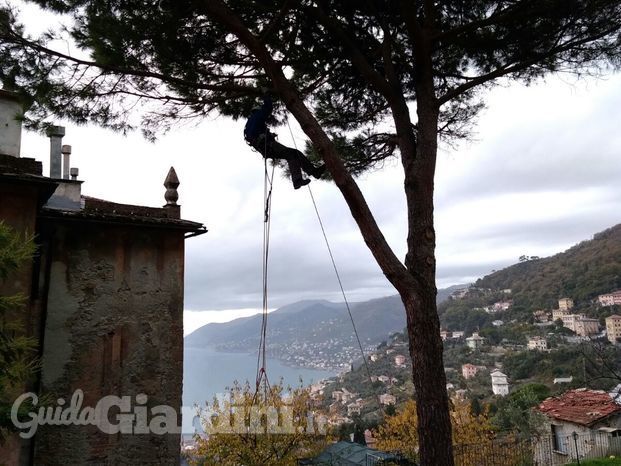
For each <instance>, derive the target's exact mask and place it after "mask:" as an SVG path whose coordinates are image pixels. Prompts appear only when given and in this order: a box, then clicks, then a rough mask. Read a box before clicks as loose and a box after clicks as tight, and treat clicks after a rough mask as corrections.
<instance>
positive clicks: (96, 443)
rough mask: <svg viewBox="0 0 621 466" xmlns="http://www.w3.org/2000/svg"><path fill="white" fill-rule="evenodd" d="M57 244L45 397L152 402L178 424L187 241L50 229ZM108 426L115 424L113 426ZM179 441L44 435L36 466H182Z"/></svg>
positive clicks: (62, 225)
mask: <svg viewBox="0 0 621 466" xmlns="http://www.w3.org/2000/svg"><path fill="white" fill-rule="evenodd" d="M42 231H44V232H45V234H47V235H53V238H54V241H53V243H52V246H51V248H50V250H48V251H46V255H47V257H48V259H49V260H50V261H51V267H50V274H49V293H48V304H47V318H46V324H45V338H44V353H43V354H44V356H43V361H42V366H43V368H42V391H43V392H44V393H51V394H53V395H54V396H55V397H63V398H65V399H66V400H69V398H70V397H71V394H72V393H73V392H74V391H75V390H76V389H81V390H83V391H84V403H83V405H84V406H95V405H96V403H97V401H98V400H99V399H100V398H102V397H103V396H106V395H117V396H126V395H127V396H131V399H132V405H134V406H135V405H136V395H138V394H141V393H145V394H146V395H147V396H148V403H147V407H149V408H150V407H152V406H156V405H162V404H165V405H169V406H172V407H173V408H174V409H175V410H176V411H177V413H178V419H177V421H178V424H179V425H180V424H181V414H180V413H181V409H180V407H181V392H182V373H183V263H184V262H183V261H184V239H183V233H182V232H179V231H167V230H163V229H157V228H148V227H140V228H138V227H132V226H121V225H114V224H102V223H86V222H76V221H73V222H69V221H67V222H63V221H58V222H51V221H49V220H48V221H46V223H45V224H44V225H43V230H42ZM110 420H111V421H113V422H116V421H114V419H113V418H112V417H111V418H110ZM179 440H180V438H179V435H176V434H174V435H154V434H134V435H129V434H117V435H109V434H104V433H101V432H100V431H99V430H98V429H97V428H93V427H84V426H60V427H46V428H45V429H43V428H40V430H39V433H38V434H37V438H36V442H35V445H36V453H35V456H36V457H35V462H36V464H106V465H112V464H114V465H121V464H136V459H137V458H140V464H162V465H166V464H178V463H179Z"/></svg>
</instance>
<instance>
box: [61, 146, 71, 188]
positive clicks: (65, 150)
mask: <svg viewBox="0 0 621 466" xmlns="http://www.w3.org/2000/svg"><path fill="white" fill-rule="evenodd" d="M60 152H61V153H62V154H63V179H65V180H68V179H69V173H70V170H69V168H70V167H71V146H70V145H68V144H63V146H62V148H61V149H60Z"/></svg>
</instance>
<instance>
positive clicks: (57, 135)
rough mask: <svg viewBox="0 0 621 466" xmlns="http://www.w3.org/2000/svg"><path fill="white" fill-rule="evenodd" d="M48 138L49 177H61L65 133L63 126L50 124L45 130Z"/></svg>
mask: <svg viewBox="0 0 621 466" xmlns="http://www.w3.org/2000/svg"><path fill="white" fill-rule="evenodd" d="M46 133H47V136H48V137H49V138H50V178H55V179H60V178H61V177H62V155H61V151H62V143H63V136H64V135H65V127H64V126H50V127H49V128H48V129H47V131H46Z"/></svg>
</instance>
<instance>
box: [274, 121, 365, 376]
mask: <svg viewBox="0 0 621 466" xmlns="http://www.w3.org/2000/svg"><path fill="white" fill-rule="evenodd" d="M285 120H286V121H287V126H288V127H289V133H290V134H291V140H292V141H293V145H294V147H295V148H296V149H297V148H298V146H297V144H296V142H295V137H294V136H293V131H292V130H291V125H290V124H289V118H287V117H286V116H285ZM306 187H307V188H308V193H309V194H310V198H311V200H312V201H313V207H314V208H315V214H316V215H317V220H318V221H319V226H320V227H321V233H322V234H323V239H324V241H325V243H326V248H327V249H328V253H329V254H330V260H331V261H332V267H333V268H334V274H335V275H336V279H337V281H338V283H339V287H340V288H341V294H342V295H343V301H344V302H345V307H346V308H347V313H348V314H349V320H350V321H351V325H352V327H353V329H354V334H355V335H356V341H357V342H358V347H359V348H360V354H361V355H362V361H363V362H364V367H365V369H366V371H367V375H368V376H369V380H370V379H371V371H370V370H369V364H368V363H367V358H366V356H365V354H364V349H363V348H362V343H361V342H360V336H359V335H358V330H357V329H356V323H355V322H354V316H353V315H352V313H351V308H350V306H349V301H348V300H347V295H346V294H345V289H344V287H343V282H342V281H341V275H340V274H339V270H338V268H337V266H336V260H335V259H334V254H332V248H331V247H330V242H329V241H328V235H327V234H326V229H325V228H324V226H323V221H322V220H321V215H319V209H318V208H317V203H316V202H315V196H313V191H312V190H311V187H310V184H309V185H307V186H306Z"/></svg>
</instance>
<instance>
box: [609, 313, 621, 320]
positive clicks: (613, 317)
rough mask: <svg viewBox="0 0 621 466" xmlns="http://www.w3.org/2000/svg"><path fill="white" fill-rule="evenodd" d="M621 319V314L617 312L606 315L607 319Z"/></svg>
mask: <svg viewBox="0 0 621 466" xmlns="http://www.w3.org/2000/svg"><path fill="white" fill-rule="evenodd" d="M608 319H610V320H621V316H618V315H617V314H613V315H611V316H608V317H606V320H608Z"/></svg>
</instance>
